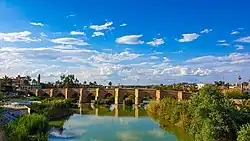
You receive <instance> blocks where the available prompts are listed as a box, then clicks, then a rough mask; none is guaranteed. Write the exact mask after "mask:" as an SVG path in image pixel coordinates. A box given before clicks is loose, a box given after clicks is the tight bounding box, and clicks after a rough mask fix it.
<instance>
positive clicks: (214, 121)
mask: <svg viewBox="0 0 250 141" xmlns="http://www.w3.org/2000/svg"><path fill="white" fill-rule="evenodd" d="M147 111H148V113H149V115H150V116H152V117H156V118H157V119H158V120H159V121H161V120H166V121H168V122H169V123H171V124H172V125H175V126H178V127H180V128H183V129H184V130H185V131H186V132H188V133H189V134H190V136H191V137H193V138H194V140H197V141H213V140H220V141H235V140H237V135H238V133H237V132H240V131H241V127H242V126H244V125H245V124H247V123H249V121H250V109H249V108H248V107H240V108H238V107H237V106H236V105H235V103H234V102H233V101H231V100H229V99H228V98H226V97H225V96H224V95H223V94H222V93H220V91H218V90H217V89H216V88H215V87H213V86H211V85H208V86H205V87H204V88H202V89H201V90H200V91H199V92H198V93H196V94H193V96H192V97H191V99H190V100H183V101H177V100H175V99H173V98H164V99H163V100H161V101H160V102H151V103H150V104H149V105H148V109H147ZM248 132H249V134H250V131H248ZM248 137H249V136H248Z"/></svg>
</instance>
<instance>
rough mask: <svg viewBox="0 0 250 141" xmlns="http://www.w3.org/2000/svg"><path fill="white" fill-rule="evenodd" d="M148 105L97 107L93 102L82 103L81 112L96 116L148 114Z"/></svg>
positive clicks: (81, 113) (136, 115) (137, 115)
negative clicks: (146, 109) (146, 108)
mask: <svg viewBox="0 0 250 141" xmlns="http://www.w3.org/2000/svg"><path fill="white" fill-rule="evenodd" d="M145 107H146V106H135V105H133V106H132V107H131V106H125V105H114V104H112V105H110V106H106V107H98V108H97V107H95V106H94V105H93V104H82V105H80V106H79V114H80V115H83V114H92V115H96V116H115V117H119V116H131V117H132V116H134V117H139V116H147V113H146V111H145ZM100 110H101V111H100ZM93 112H94V113H93Z"/></svg>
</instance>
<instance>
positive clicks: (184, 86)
mask: <svg viewBox="0 0 250 141" xmlns="http://www.w3.org/2000/svg"><path fill="white" fill-rule="evenodd" d="M152 88H153V89H157V90H175V91H185V92H197V91H198V86H197V84H196V83H178V84H171V85H163V84H161V85H160V86H152Z"/></svg>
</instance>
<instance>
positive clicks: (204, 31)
mask: <svg viewBox="0 0 250 141" xmlns="http://www.w3.org/2000/svg"><path fill="white" fill-rule="evenodd" d="M211 31H212V29H204V30H202V31H201V32H200V33H201V34H203V33H209V32H211Z"/></svg>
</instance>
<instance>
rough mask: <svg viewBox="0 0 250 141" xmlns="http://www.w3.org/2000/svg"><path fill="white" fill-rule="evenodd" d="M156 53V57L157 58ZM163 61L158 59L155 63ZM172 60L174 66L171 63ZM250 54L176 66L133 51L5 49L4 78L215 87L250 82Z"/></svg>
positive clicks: (1, 58) (0, 59)
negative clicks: (217, 82)
mask: <svg viewBox="0 0 250 141" xmlns="http://www.w3.org/2000/svg"><path fill="white" fill-rule="evenodd" d="M154 54H157V53H154ZM153 56H154V57H153ZM154 59H158V60H154ZM170 59H171V61H169V60H170ZM249 64H250V55H249V54H248V53H231V54H226V55H223V56H213V55H207V56H201V57H196V58H191V59H189V60H186V61H185V60H184V61H178V62H176V61H175V60H173V59H172V58H167V57H162V55H161V56H159V58H158V56H157V55H153V53H152V54H142V53H138V52H137V53H134V52H131V51H123V52H116V51H115V50H113V51H112V53H111V52H102V51H96V50H87V49H84V48H82V47H81V48H76V47H74V46H72V45H58V46H54V47H53V46H52V47H46V48H22V47H4V48H0V77H1V76H4V75H5V74H8V75H10V76H16V75H17V74H21V75H31V76H32V77H36V76H37V74H38V73H40V74H41V76H42V81H53V82H54V81H56V80H58V79H59V76H60V75H62V74H75V76H76V77H77V78H78V79H79V80H80V81H88V82H89V81H96V80H97V81H98V83H101V84H107V80H110V81H112V82H113V84H118V83H121V84H124V85H125V84H137V83H138V84H160V83H166V84H168V83H174V82H175V83H178V82H183V81H185V82H207V83H209V82H213V81H215V80H218V79H220V78H219V77H218V76H225V81H227V82H234V81H235V72H238V73H239V74H241V76H242V78H250V74H249V73H248V72H249V70H250V65H249Z"/></svg>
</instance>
